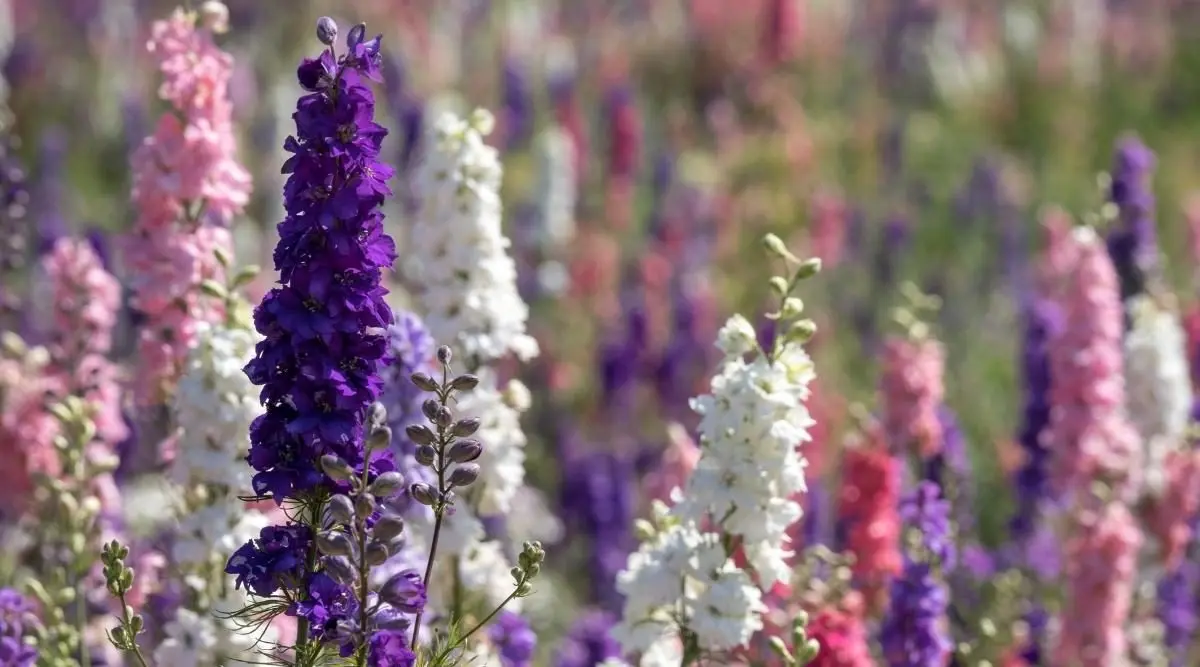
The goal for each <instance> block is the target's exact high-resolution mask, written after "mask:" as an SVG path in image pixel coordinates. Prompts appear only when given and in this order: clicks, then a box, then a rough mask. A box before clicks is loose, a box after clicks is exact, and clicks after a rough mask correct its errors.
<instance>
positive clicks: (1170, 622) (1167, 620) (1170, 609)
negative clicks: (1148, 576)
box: [1157, 561, 1200, 667]
mask: <svg viewBox="0 0 1200 667" xmlns="http://www.w3.org/2000/svg"><path fill="white" fill-rule="evenodd" d="M1198 567H1200V566H1198V565H1197V563H1196V562H1194V561H1186V562H1184V563H1181V564H1180V565H1179V566H1178V567H1176V568H1175V570H1174V571H1172V572H1168V573H1167V574H1166V575H1164V576H1163V577H1162V579H1161V580H1160V581H1159V582H1158V596H1157V597H1158V617H1159V620H1161V621H1162V624H1163V633H1164V634H1163V645H1164V648H1165V649H1166V650H1167V656H1168V658H1169V659H1170V665H1171V667H1184V665H1187V664H1189V662H1190V661H1189V658H1188V650H1189V649H1190V648H1191V645H1192V642H1193V640H1194V639H1195V636H1196V629H1197V627H1200V623H1197V617H1196V612H1197V605H1196V594H1197V586H1196V585H1197V568H1198Z"/></svg>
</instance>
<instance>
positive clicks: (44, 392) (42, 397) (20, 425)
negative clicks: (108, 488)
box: [0, 348, 63, 519]
mask: <svg viewBox="0 0 1200 667" xmlns="http://www.w3.org/2000/svg"><path fill="white" fill-rule="evenodd" d="M48 364H49V354H48V353H47V352H46V350H45V349H44V348H29V349H26V350H24V351H23V354H21V355H20V356H0V457H2V458H3V460H4V462H5V464H4V465H3V466H0V514H2V515H4V516H5V517H8V518H10V519H11V518H15V517H16V516H19V515H20V514H21V513H22V512H23V511H24V509H25V507H26V506H27V504H28V503H29V501H30V499H31V498H32V497H33V475H34V473H46V474H49V475H56V474H58V471H59V460H58V452H57V451H56V450H55V449H54V439H55V437H57V436H58V433H59V425H58V420H57V419H55V418H54V416H53V415H51V414H50V413H49V411H48V410H47V409H46V408H47V396H52V395H62V392H63V386H62V382H61V380H60V379H59V378H57V377H54V376H52V375H50V374H49V373H48V372H47V365H48Z"/></svg>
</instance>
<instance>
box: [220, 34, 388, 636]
mask: <svg viewBox="0 0 1200 667" xmlns="http://www.w3.org/2000/svg"><path fill="white" fill-rule="evenodd" d="M379 44H380V38H378V37H376V38H374V39H371V40H367V39H365V28H364V27H363V26H361V25H359V26H355V28H354V29H352V30H350V32H349V34H348V37H347V41H346V47H345V49H344V50H343V53H342V54H341V55H340V56H335V54H334V49H333V47H330V48H327V49H326V50H325V51H324V52H323V53H322V54H321V55H320V56H319V57H318V58H306V59H304V61H303V62H302V63H301V64H300V66H299V68H298V69H297V72H296V74H297V78H298V79H299V82H300V85H301V87H303V88H304V90H305V91H307V93H306V94H305V95H303V96H302V97H301V98H300V100H299V101H298V103H297V105H296V111H295V113H294V114H293V116H292V117H293V119H294V120H295V123H296V133H295V135H293V136H289V137H288V138H287V140H286V141H285V142H284V149H285V150H286V151H287V152H288V153H289V154H290V155H291V156H290V157H289V158H288V160H287V162H286V163H285V164H284V166H283V173H285V174H288V180H287V183H286V184H285V186H284V209H285V211H286V218H285V219H284V220H283V222H281V223H279V225H278V227H277V229H278V231H279V237H280V238H279V243H278V245H277V246H276V248H275V253H274V259H275V268H276V270H278V271H279V281H280V286H279V287H276V288H274V289H272V290H271V291H270V292H268V293H267V295H266V296H265V297H263V300H262V303H261V304H259V306H258V308H257V309H256V310H255V313H254V325H255V328H256V329H257V331H258V333H259V334H261V335H262V336H263V337H264V340H262V341H261V342H260V343H259V344H258V346H257V349H256V356H255V358H254V359H253V360H252V361H251V362H250V363H249V364H247V366H246V374H247V376H248V377H249V378H250V380H251V381H252V382H253V383H254V384H255V385H258V386H260V387H262V390H261V394H260V398H261V400H262V403H263V406H264V407H265V408H266V412H265V413H264V414H263V415H261V416H260V417H258V418H257V419H255V421H254V423H253V424H252V425H251V427H250V453H249V454H248V455H247V457H246V460H247V462H249V464H250V466H251V467H252V468H253V469H254V476H253V478H252V482H251V483H252V485H253V488H254V491H255V493H257V494H259V495H260V496H264V497H270V498H271V499H273V500H274V501H275V502H276V503H277V504H283V503H284V502H285V501H289V500H295V501H298V502H299V503H302V504H303V503H309V504H310V505H311V504H313V503H314V502H316V499H317V498H320V497H322V496H323V495H324V494H325V493H327V492H328V491H330V490H336V489H340V488H341V486H340V485H339V484H338V483H336V482H335V481H334V480H333V479H330V478H329V477H328V476H327V475H326V474H325V472H324V471H323V470H322V469H321V467H320V466H319V463H318V462H319V460H320V458H321V457H322V456H324V455H327V454H328V455H332V456H336V457H337V458H338V459H340V460H341V461H343V462H345V463H346V464H348V465H349V466H350V467H351V468H352V469H355V470H356V471H359V472H361V471H362V467H363V466H364V465H366V463H365V462H366V461H367V457H366V451H365V448H364V443H363V438H364V431H365V422H366V417H367V411H368V408H369V407H370V405H371V404H372V403H373V402H375V401H376V400H377V399H378V398H379V395H380V393H381V392H382V389H383V376H382V371H383V369H384V367H385V365H386V364H387V363H388V361H389V359H388V354H389V339H388V337H387V336H386V335H385V331H386V329H387V327H388V326H390V325H392V324H393V315H392V312H391V310H390V309H389V308H388V305H387V303H386V302H385V301H384V298H383V297H384V295H385V294H386V293H387V290H386V289H385V288H384V287H383V286H382V285H381V281H382V272H383V269H385V268H389V267H390V266H391V265H392V262H393V261H395V257H396V248H395V245H394V243H393V242H392V239H391V238H390V237H388V236H387V235H386V234H384V232H383V214H382V212H381V211H380V207H381V206H382V204H383V202H384V198H385V197H386V196H387V195H389V194H391V193H390V190H389V189H388V185H387V182H388V179H389V178H391V176H392V169H391V167H389V166H388V165H386V164H384V163H383V162H381V161H380V159H379V154H380V148H381V145H382V141H383V138H384V136H386V134H387V130H385V129H384V128H383V127H382V126H380V125H379V124H378V123H376V122H375V121H374V120H373V115H374V110H375V97H374V93H373V92H372V90H371V88H370V85H369V83H368V82H369V81H375V82H378V81H379V80H380V55H379ZM369 468H370V472H371V474H375V473H380V472H383V471H385V470H391V469H393V468H394V464H393V459H392V456H391V453H390V452H387V451H384V452H382V453H381V454H377V455H376V456H374V457H373V458H371V459H370V466H369ZM318 508H319V506H318ZM314 516H316V517H317V518H313V517H314ZM304 519H305V520H306V521H307V522H308V525H305V524H297V523H291V524H288V525H285V526H269V527H267V528H264V529H263V530H262V532H261V534H260V537H259V538H258V539H256V540H251V541H250V542H248V543H246V544H245V545H243V546H242V547H241V548H239V549H238V550H237V552H235V553H234V555H233V556H232V557H231V558H230V559H229V563H228V564H227V566H226V572H227V573H228V574H232V575H235V576H236V584H237V586H238V587H244V588H246V589H247V590H249V591H252V592H254V593H255V594H256V595H259V596H266V595H271V594H273V593H276V592H277V591H279V590H280V589H284V590H286V591H287V594H288V596H289V598H290V599H292V600H293V601H294V603H293V604H292V605H291V606H290V607H289V609H288V613H289V614H291V615H296V616H300V617H301V618H302V619H303V621H304V625H303V626H302V628H303V629H304V630H305V631H307V632H308V633H309V635H308V636H309V637H313V638H316V639H321V640H323V639H324V638H323V637H322V636H321V633H322V632H324V631H326V630H330V629H331V628H332V627H334V626H331V625H330V618H333V617H334V616H338V615H339V614H343V613H348V612H347V611H346V609H347V607H346V605H348V604H350V603H348V602H345V600H344V599H343V598H345V597H346V596H347V595H348V593H347V591H346V590H345V589H344V588H343V587H342V585H341V584H339V583H337V582H336V581H334V579H333V577H331V576H326V575H325V574H324V573H314V572H313V571H312V570H313V569H315V568H314V563H316V562H317V560H316V558H315V556H316V552H315V550H314V546H313V545H314V531H315V530H317V529H320V528H321V527H322V526H321V525H313V524H316V523H317V521H318V519H319V514H317V513H315V512H314V513H309V515H308V516H305V517H304ZM331 574H336V573H331ZM349 599H350V601H351V602H353V603H354V604H357V603H358V602H357V599H356V598H354V597H353V596H352V595H351V596H349ZM335 624H336V620H335Z"/></svg>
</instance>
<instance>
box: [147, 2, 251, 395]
mask: <svg viewBox="0 0 1200 667" xmlns="http://www.w3.org/2000/svg"><path fill="white" fill-rule="evenodd" d="M206 4H208V5H220V3H206ZM211 14H212V11H210V12H208V13H206V14H205V17H208V16H210V15H211ZM201 18H202V17H201V16H200V15H199V14H197V13H194V12H186V11H184V10H182V9H178V10H176V11H175V13H174V14H173V15H172V16H171V18H169V19H167V20H165V21H158V22H156V23H155V24H154V28H153V34H152V36H151V38H150V41H149V43H148V44H147V45H146V49H147V51H149V52H150V53H151V54H153V56H154V57H155V58H156V59H157V60H158V67H159V71H160V73H161V74H162V77H163V79H162V85H161V86H160V88H159V97H160V98H161V99H162V100H164V101H165V102H167V103H168V104H170V105H171V111H170V112H169V113H166V114H164V115H163V116H162V118H161V119H160V120H159V122H158V126H157V127H156V128H155V130H154V133H153V134H151V135H150V136H148V137H146V139H145V140H144V141H143V142H142V145H141V146H140V147H139V148H138V149H137V151H136V152H135V153H134V155H133V204H134V208H135V209H136V210H137V219H136V220H135V222H134V232H133V235H132V237H131V238H130V247H129V248H128V252H127V253H126V256H127V257H129V258H130V271H131V272H132V280H131V282H132V287H133V305H134V307H135V308H137V310H138V311H139V312H140V313H141V314H142V316H143V317H144V318H145V324H144V325H143V326H142V329H141V330H140V331H139V341H138V349H139V355H138V358H139V366H138V373H139V376H138V380H139V381H138V390H139V391H138V393H139V397H140V399H141V400H143V401H147V402H154V401H158V400H161V399H162V398H164V396H163V395H162V394H163V390H164V389H169V388H170V386H171V385H172V383H173V382H174V379H175V377H176V376H177V375H178V373H179V371H180V369H181V367H182V364H183V362H184V358H185V357H186V355H187V350H188V348H189V347H190V346H191V343H192V341H193V339H194V336H195V332H196V324H197V323H198V322H205V321H206V322H218V321H220V319H221V317H222V313H221V312H220V311H221V308H220V304H219V303H214V301H213V300H211V299H206V298H204V297H203V296H202V295H201V294H200V292H199V289H198V288H199V285H200V283H201V282H202V281H204V280H207V279H213V280H218V281H220V280H221V279H222V278H223V274H224V267H223V266H222V265H221V264H220V263H219V262H218V261H216V259H215V254H214V253H215V251H217V250H224V251H226V252H228V251H229V250H230V249H231V247H232V240H231V238H230V235H229V230H228V229H226V228H225V226H226V225H228V223H229V222H230V220H232V218H233V216H235V215H237V214H238V213H240V212H241V211H242V209H243V208H244V207H245V206H246V204H247V203H248V201H249V197H250V175H249V173H248V172H247V171H246V170H245V168H243V167H242V165H241V164H239V163H238V161H237V156H236V153H237V147H236V145H235V140H234V131H233V107H232V103H231V102H230V99H229V92H228V88H229V81H230V79H231V77H232V75H233V59H232V58H231V57H230V56H229V54H227V53H225V52H224V51H221V50H220V49H219V48H217V46H216V44H215V43H214V42H213V38H212V32H213V28H216V27H218V26H217V25H216V24H215V23H213V22H211V21H204V22H201V21H200V19H201Z"/></svg>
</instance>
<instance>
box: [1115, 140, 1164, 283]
mask: <svg viewBox="0 0 1200 667" xmlns="http://www.w3.org/2000/svg"><path fill="white" fill-rule="evenodd" d="M1154 163H1155V158H1154V152H1153V151H1151V150H1150V149H1149V148H1147V147H1146V145H1145V144H1143V143H1142V142H1141V140H1139V139H1137V138H1136V137H1126V138H1125V139H1122V140H1121V142H1120V143H1119V144H1118V145H1117V152H1116V155H1115V156H1114V158H1113V170H1112V174H1111V175H1110V176H1109V178H1110V180H1109V193H1108V194H1109V201H1110V202H1111V203H1112V205H1113V206H1115V208H1116V211H1115V214H1116V217H1117V220H1116V226H1115V227H1114V229H1113V230H1112V232H1110V233H1109V235H1108V239H1107V241H1108V254H1109V257H1110V258H1111V259H1112V262H1113V265H1114V266H1115V267H1116V269H1117V275H1118V276H1119V277H1120V284H1121V298H1122V299H1123V300H1124V299H1128V298H1129V297H1131V296H1133V295H1135V294H1140V293H1141V292H1143V291H1145V289H1146V280H1147V277H1148V274H1149V273H1150V272H1151V271H1153V270H1154V269H1155V268H1156V266H1157V263H1158V239H1157V236H1158V234H1157V232H1156V230H1155V228H1154V192H1153V190H1152V189H1151V184H1150V176H1151V174H1152V173H1153V171H1154Z"/></svg>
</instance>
